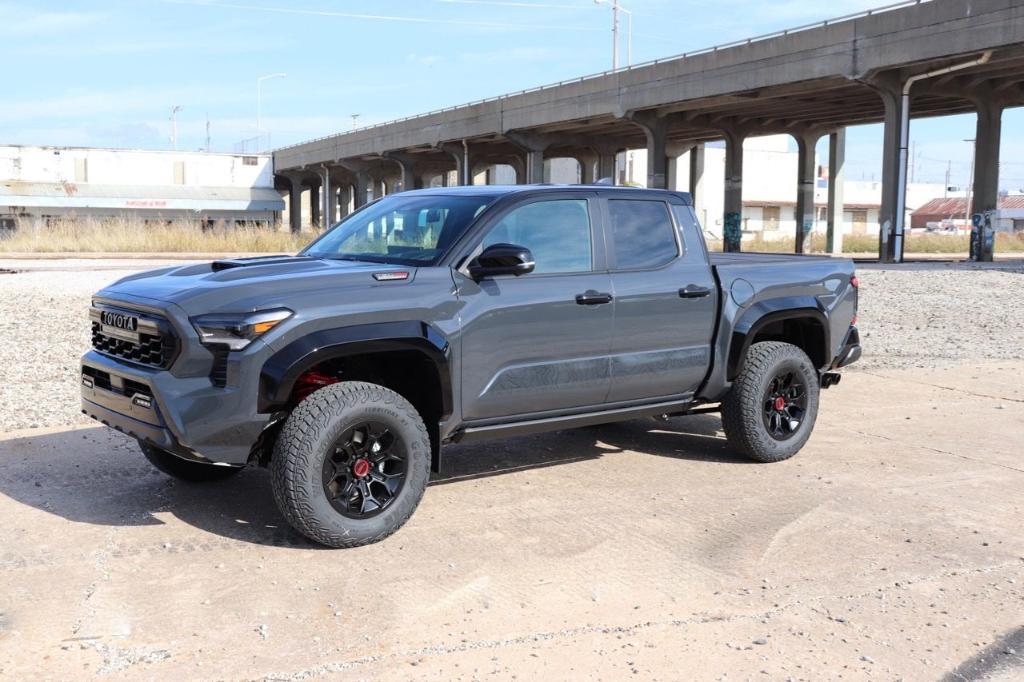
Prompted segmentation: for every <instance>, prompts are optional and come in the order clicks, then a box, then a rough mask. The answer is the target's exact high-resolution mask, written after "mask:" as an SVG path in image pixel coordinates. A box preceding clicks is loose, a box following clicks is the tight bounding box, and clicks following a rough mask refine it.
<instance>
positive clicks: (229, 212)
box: [0, 145, 284, 230]
mask: <svg viewBox="0 0 1024 682" xmlns="http://www.w3.org/2000/svg"><path fill="white" fill-rule="evenodd" d="M283 210H284V201H283V200H282V199H281V195H280V194H279V193H278V192H277V190H275V189H274V173H273V168H272V161H271V157H270V155H269V154H264V155H259V154H253V155H240V154H215V153H207V152H170V151H144V150H135V149H132V150H127V149H92V148H84V147H35V146H21V145H9V146H0V229H3V230H12V229H15V228H16V227H18V226H39V225H45V224H48V223H50V222H53V221H54V220H58V219H63V218H71V217H78V218H94V219H107V218H131V219H138V220H140V221H143V222H146V223H150V224H165V223H167V222H174V221H190V222H200V223H201V224H202V225H204V226H215V225H229V226H230V225H239V224H246V225H252V224H265V225H268V226H270V225H273V224H275V223H276V222H277V221H278V220H279V218H280V212H281V211H283Z"/></svg>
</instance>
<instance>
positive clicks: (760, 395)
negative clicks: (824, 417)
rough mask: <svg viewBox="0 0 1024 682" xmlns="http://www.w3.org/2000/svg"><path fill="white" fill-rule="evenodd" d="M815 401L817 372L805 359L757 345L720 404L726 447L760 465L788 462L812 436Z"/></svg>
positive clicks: (775, 345) (782, 346)
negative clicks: (727, 445) (727, 441)
mask: <svg viewBox="0 0 1024 682" xmlns="http://www.w3.org/2000/svg"><path fill="white" fill-rule="evenodd" d="M818 395H819V388H818V372H817V370H816V369H815V368H814V365H813V364H812V362H811V359H810V358H809V357H807V354H806V353H804V352H803V351H802V350H801V349H799V348H797V347H796V346H794V345H792V344H789V343H782V342H779V341H765V342H761V343H755V344H754V345H752V346H751V347H750V348H749V350H748V351H747V357H746V359H745V360H744V363H743V369H742V370H740V373H739V376H737V377H736V380H735V381H734V382H733V385H732V388H731V389H729V393H728V394H726V397H725V400H723V401H722V428H723V429H724V430H725V435H726V438H728V440H729V444H730V445H731V446H732V447H733V448H735V449H736V450H738V451H740V452H742V453H743V454H745V455H746V456H748V457H750V458H751V459H753V460H756V461H758V462H779V461H782V460H784V459H789V458H790V457H792V456H793V455H795V454H796V453H797V452H799V451H800V449H801V448H802V447H803V446H804V443H806V442H807V439H808V438H810V436H811V431H812V430H813V429H814V421H815V419H816V418H817V416H818Z"/></svg>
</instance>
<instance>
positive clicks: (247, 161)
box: [242, 156, 256, 166]
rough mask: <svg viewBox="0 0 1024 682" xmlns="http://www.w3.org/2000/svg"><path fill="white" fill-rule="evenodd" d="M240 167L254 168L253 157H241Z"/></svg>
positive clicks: (254, 158)
mask: <svg viewBox="0 0 1024 682" xmlns="http://www.w3.org/2000/svg"><path fill="white" fill-rule="evenodd" d="M242 165H243V166H255V165H256V157H255V156H243V157H242Z"/></svg>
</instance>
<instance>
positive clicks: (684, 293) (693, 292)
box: [679, 284, 711, 298]
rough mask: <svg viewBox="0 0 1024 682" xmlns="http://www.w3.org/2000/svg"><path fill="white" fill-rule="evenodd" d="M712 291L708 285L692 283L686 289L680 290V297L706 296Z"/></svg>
mask: <svg viewBox="0 0 1024 682" xmlns="http://www.w3.org/2000/svg"><path fill="white" fill-rule="evenodd" d="M710 293H711V289H708V288H707V287H698V286H695V285H693V284H691V285H689V286H688V287H686V288H685V289H680V290H679V298H704V297H705V296H707V295H708V294H710Z"/></svg>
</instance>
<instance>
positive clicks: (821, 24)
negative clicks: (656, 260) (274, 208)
mask: <svg viewBox="0 0 1024 682" xmlns="http://www.w3.org/2000/svg"><path fill="white" fill-rule="evenodd" d="M930 2H934V0H902V2H895V3H893V4H891V5H883V6H882V7H875V8H873V9H868V10H862V11H860V12H854V13H852V14H844V15H843V16H840V17H834V18H832V19H825V20H824V21H816V22H814V23H811V24H804V25H802V26H795V27H793V28H787V29H783V30H781V31H773V32H771V33H763V34H761V35H757V36H754V37H752V38H743V39H741V40H734V41H732V42H729V43H722V44H720V45H713V46H712V47H702V48H700V49H697V50H691V51H689V52H683V53H681V54H674V55H671V56H668V57H659V58H658V59H651V60H649V61H646V62H640V63H639V64H630V65H629V66H622V67H619V68H618V69H608V70H607V71H601V72H599V73H591V74H588V75H586V76H579V77H577V78H569V79H566V80H562V81H558V82H557V83H548V84H546V85H539V86H537V87H534V88H526V89H525V90H518V91H516V92H509V93H505V94H504V95H497V96H495V97H487V98H484V99H478V100H476V101H473V102H467V103H465V104H456V105H454V106H450V107H443V108H441V109H434V110H433V111H428V112H426V113H423V114H413V115H411V116H402V117H401V118H393V119H391V120H390V121H383V122H381V123H373V124H370V125H365V126H360V127H359V128H353V129H352V130H346V131H344V132H339V133H333V134H331V135H324V136H322V137H316V138H313V139H312V140H307V141H306V142H300V143H298V144H293V145H288V146H286V147H280V148H279V149H278V150H277V151H281V150H284V149H294V148H295V147H301V146H304V145H307V144H313V143H315V142H320V141H322V140H328V139H330V138H332V137H338V136H339V135H346V134H349V133H358V132H363V131H366V130H373V129H374V128H383V127H384V126H389V125H394V124H396V123H404V122H405V121H412V120H414V119H418V118H426V117H428V116H435V115H437V114H444V113H447V112H449V111H456V110H458V109H467V108H469V107H475V106H479V105H481V104H488V103H490V102H498V101H500V100H503V99H508V98H510V97H518V96H520V95H528V94H530V93H533V92H541V91H543V90H550V89H551V88H558V87H562V86H564V85H571V84H574V83H584V82H586V81H588V80H593V79H595V78H603V77H605V76H610V75H612V74H615V73H623V72H627V71H632V70H633V69H640V68H644V67H648V66H655V65H657V64H664V63H666V62H674V61H677V60H680V59H686V58H688V57H696V56H699V55H702V54H709V53H712V52H718V51H719V50H727V49H730V48H733V47H743V46H746V45H751V44H753V43H759V42H761V41H764V40H771V39H773V38H782V37H784V36H789V35H793V34H794V33H802V32H804V31H811V30H814V29H818V28H825V27H828V26H833V25H835V24H840V23H844V22H847V21H855V20H857V19H863V18H864V17H870V16H874V15H876V14H882V13H883V12H891V11H893V10H897V9H904V8H906V7H913V6H914V5H924V4H927V3H930Z"/></svg>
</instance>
